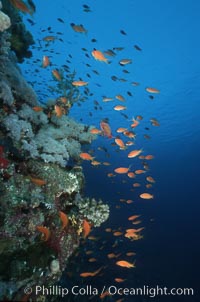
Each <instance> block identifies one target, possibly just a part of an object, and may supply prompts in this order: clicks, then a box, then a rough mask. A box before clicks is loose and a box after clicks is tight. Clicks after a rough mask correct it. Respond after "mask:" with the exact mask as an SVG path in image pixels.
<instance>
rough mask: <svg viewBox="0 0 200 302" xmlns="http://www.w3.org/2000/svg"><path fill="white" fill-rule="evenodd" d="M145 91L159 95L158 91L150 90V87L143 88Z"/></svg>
mask: <svg viewBox="0 0 200 302" xmlns="http://www.w3.org/2000/svg"><path fill="white" fill-rule="evenodd" d="M145 90H146V91H147V92H149V93H160V90H158V89H156V88H152V87H147V88H145Z"/></svg>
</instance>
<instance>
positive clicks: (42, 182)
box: [30, 177, 47, 186]
mask: <svg viewBox="0 0 200 302" xmlns="http://www.w3.org/2000/svg"><path fill="white" fill-rule="evenodd" d="M30 180H31V181H32V182H33V183H34V184H35V185H37V186H44V185H46V183H47V182H46V180H43V179H41V178H35V177H30Z"/></svg>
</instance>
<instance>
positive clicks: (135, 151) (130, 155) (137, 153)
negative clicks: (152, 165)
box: [128, 149, 142, 158]
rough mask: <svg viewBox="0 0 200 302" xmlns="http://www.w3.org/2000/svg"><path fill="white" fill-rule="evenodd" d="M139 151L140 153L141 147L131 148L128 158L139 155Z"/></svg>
mask: <svg viewBox="0 0 200 302" xmlns="http://www.w3.org/2000/svg"><path fill="white" fill-rule="evenodd" d="M140 153H142V149H140V150H133V151H131V152H130V153H129V154H128V158H133V157H136V156H138V155H140Z"/></svg>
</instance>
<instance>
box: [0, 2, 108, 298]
mask: <svg viewBox="0 0 200 302" xmlns="http://www.w3.org/2000/svg"><path fill="white" fill-rule="evenodd" d="M6 9H8V8H7V6H6ZM9 10H10V8H9ZM9 10H8V13H9ZM13 15H15V17H16V11H15V12H14V13H12V14H11V16H7V17H6V20H7V21H6V22H8V19H9V17H10V19H11V20H12V16H13ZM2 20H3V21H2ZM19 20H20V22H21V19H19ZM4 21H5V16H3V18H2V15H1V12H0V28H1V29H2V30H1V32H0V299H1V300H7V301H20V300H22V299H24V301H25V299H27V300H28V299H30V300H31V299H32V301H46V300H45V297H44V296H43V297H41V296H40V295H38V296H37V297H36V296H35V295H34V291H33V292H32V293H27V295H25V294H24V288H25V287H26V286H31V287H32V288H34V286H35V285H36V284H43V285H46V286H50V285H53V284H55V282H57V281H58V280H59V279H60V277H61V275H62V271H63V270H64V269H65V267H66V264H67V261H68V259H69V257H70V256H71V255H72V254H73V253H74V252H75V251H76V249H77V247H78V246H79V243H80V240H81V238H85V237H86V236H87V234H88V228H89V230H90V229H91V228H92V227H98V226H100V225H101V223H103V222H104V221H105V220H106V219H107V218H108V216H109V207H108V205H107V204H104V203H103V202H102V201H101V200H99V201H96V200H95V199H93V198H92V199H91V198H88V197H84V196H83V195H82V191H83V187H84V175H83V171H82V167H81V165H80V159H79V154H80V152H81V148H82V145H83V144H90V143H91V142H92V140H93V139H94V138H95V136H94V135H92V134H91V133H90V129H91V128H90V127H89V126H87V125H84V124H79V123H77V122H76V121H75V120H73V119H72V118H70V117H69V116H68V115H67V113H68V112H69V106H68V103H62V102H61V101H60V99H59V98H58V99H55V100H53V101H51V102H50V103H48V104H47V105H43V106H42V107H41V106H40V105H39V104H38V101H37V95H36V93H35V92H34V90H33V88H32V87H31V86H30V85H29V84H28V83H27V82H26V80H25V79H24V77H23V76H22V73H21V71H20V68H19V65H18V64H17V62H19V61H22V59H23V56H21V57H19V54H18V53H17V52H13V50H14V49H13V48H12V47H11V42H12V41H13V32H12V31H10V32H8V31H7V28H8V26H7V25H3V23H2V22H4ZM6 24H8V23H6ZM26 47H27V46H26ZM20 53H21V52H20ZM24 56H25V55H24ZM69 84H70V83H69ZM69 87H71V88H70V89H71V91H70V95H71V99H70V100H69V103H70V107H71V106H72V105H73V104H72V103H73V97H74V93H73V89H74V88H72V85H69ZM75 93H77V88H76V91H75ZM67 106H68V107H67ZM57 109H59V110H60V111H59V112H62V114H60V113H59V114H58V110H57ZM85 225H86V227H85ZM85 228H87V230H86V229H85ZM41 299H43V300H41ZM27 300H26V301H27Z"/></svg>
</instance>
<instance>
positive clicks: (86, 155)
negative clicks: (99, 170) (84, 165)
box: [79, 152, 94, 160]
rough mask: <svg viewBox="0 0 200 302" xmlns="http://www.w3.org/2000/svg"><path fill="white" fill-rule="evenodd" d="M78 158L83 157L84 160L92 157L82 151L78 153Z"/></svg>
mask: <svg viewBox="0 0 200 302" xmlns="http://www.w3.org/2000/svg"><path fill="white" fill-rule="evenodd" d="M79 156H80V158H82V159H84V160H93V159H94V157H92V156H91V155H90V154H89V153H86V152H82V153H80V154H79Z"/></svg>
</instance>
